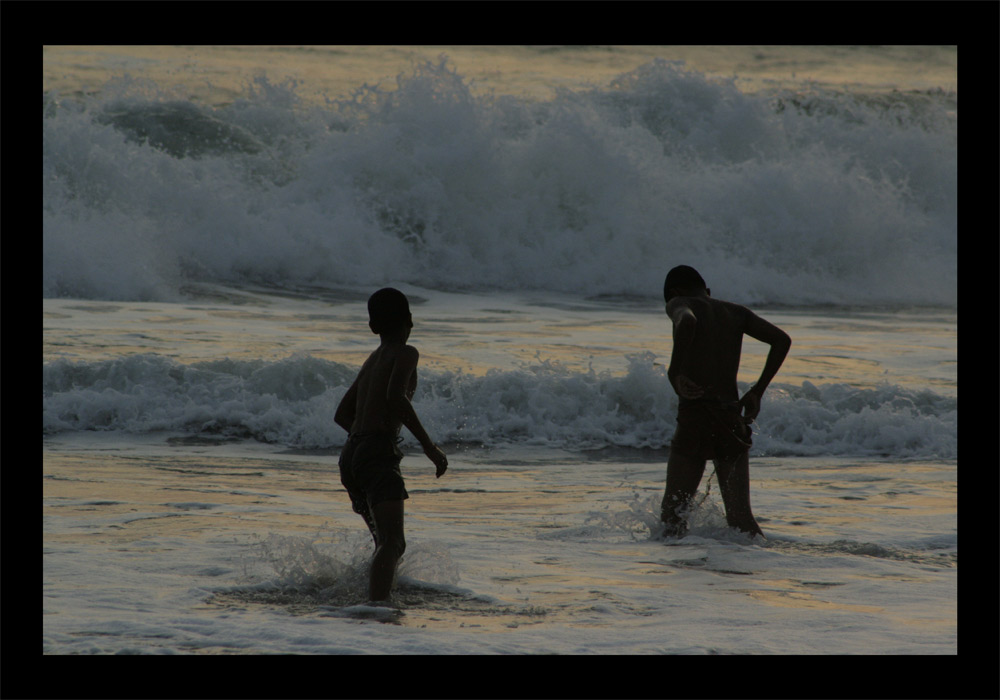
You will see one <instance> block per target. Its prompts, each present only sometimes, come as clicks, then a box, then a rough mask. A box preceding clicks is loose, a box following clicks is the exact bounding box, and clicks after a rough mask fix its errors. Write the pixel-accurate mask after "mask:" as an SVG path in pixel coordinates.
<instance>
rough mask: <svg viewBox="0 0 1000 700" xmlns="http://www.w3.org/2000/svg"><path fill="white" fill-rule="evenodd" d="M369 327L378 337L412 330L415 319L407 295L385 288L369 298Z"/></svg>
mask: <svg viewBox="0 0 1000 700" xmlns="http://www.w3.org/2000/svg"><path fill="white" fill-rule="evenodd" d="M368 327H369V328H371V329H372V333H375V334H376V335H382V334H383V333H391V332H392V331H395V330H400V329H406V330H409V329H410V328H412V327H413V317H412V316H410V302H409V301H408V300H407V299H406V295H405V294H403V293H402V292H401V291H399V290H398V289H393V288H392V287H385V288H384V289H380V290H378V291H377V292H375V293H374V294H372V295H371V296H370V297H368Z"/></svg>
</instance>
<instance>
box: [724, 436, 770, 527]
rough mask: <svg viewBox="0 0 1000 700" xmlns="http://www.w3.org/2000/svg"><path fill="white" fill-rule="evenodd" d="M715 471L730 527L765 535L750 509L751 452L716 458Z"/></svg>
mask: <svg viewBox="0 0 1000 700" xmlns="http://www.w3.org/2000/svg"><path fill="white" fill-rule="evenodd" d="M715 473H716V474H718V476H719V490H720V491H721V492H722V502H723V504H725V506H726V522H727V523H729V527H735V528H736V529H738V530H741V531H743V532H746V533H749V534H750V535H760V536H761V537H763V536H764V533H763V532H762V531H761V529H760V525H758V524H757V521H756V520H755V519H754V517H753V512H752V511H751V510H750V452H749V451H745V452H743V453H741V454H740V455H738V456H736V457H730V458H727V459H719V460H715Z"/></svg>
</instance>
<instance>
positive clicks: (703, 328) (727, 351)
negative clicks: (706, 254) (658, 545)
mask: <svg viewBox="0 0 1000 700" xmlns="http://www.w3.org/2000/svg"><path fill="white" fill-rule="evenodd" d="M663 297H664V300H665V301H666V312H667V315H668V316H670V319H671V321H672V322H673V335H674V349H673V354H672V355H671V357H670V368H669V369H668V370H667V376H668V377H669V379H670V383H671V385H672V386H673V387H674V391H676V392H677V395H678V397H679V402H678V409H677V431H676V432H675V433H674V438H673V440H672V442H671V443H670V458H669V460H668V461H667V485H666V490H665V492H664V494H663V503H662V506H661V514H660V518H661V520H663V522H664V524H665V526H666V527H665V534H667V535H676V536H680V535H683V534H684V533H685V532H686V531H687V523H686V522H685V521H684V520H683V517H682V516H683V515H684V514H685V511H686V510H687V509H688V506H689V504H690V503H691V498H692V497H693V496H694V493H695V491H696V490H697V489H698V484H699V483H700V482H701V477H702V475H703V474H704V472H705V460H707V459H711V460H713V462H714V464H715V472H716V474H717V475H718V477H719V489H720V491H721V492H722V500H723V503H724V504H725V507H726V521H727V522H728V523H729V526H730V527H735V528H737V529H739V530H742V531H743V532H747V533H749V534H750V535H760V536H762V537H763V535H764V533H763V532H761V529H760V526H759V525H758V524H757V521H756V520H755V519H754V517H753V512H752V511H751V510H750V463H749V462H750V460H749V455H750V444H751V440H750V426H749V423H750V422H751V421H752V420H753V419H754V418H756V417H757V414H758V413H759V412H760V398H761V396H762V395H763V394H764V390H765V389H766V388H767V385H768V384H769V383H770V382H771V380H772V379H773V378H774V375H775V374H776V373H777V372H778V368H779V367H781V363H782V362H784V360H785V356H786V355H787V354H788V348H789V347H790V346H791V344H792V341H791V339H790V338H789V337H788V334H787V333H785V332H784V331H783V330H781V329H780V328H778V327H777V326H775V325H773V324H771V323H768V322H767V321H765V320H764V319H762V318H760V317H759V316H757V315H756V314H754V313H753V312H752V311H750V309H747V308H746V307H743V306H740V305H738V304H733V303H730V302H726V301H721V300H718V299H713V298H712V297H711V296H710V290H709V289H708V288H707V287H706V286H705V280H703V279H702V277H701V275H700V274H698V272H697V271H696V270H695V269H694V268H692V267H688V266H687V265H679V266H677V267H675V268H673V269H672V270H670V272H669V273H668V274H667V279H666V281H665V282H664V285H663ZM744 334H746V335H749V336H750V337H751V338H756V339H757V340H759V341H761V342H763V343H767V344H768V345H770V346H771V349H770V351H769V352H768V354H767V361H766V362H765V363H764V369H763V371H762V372H761V374H760V379H758V380H757V383H756V384H754V385H753V386H752V387H750V390H749V391H747V393H746V394H744V395H743V397H742V398H739V389H738V388H737V386H736V374H737V372H738V370H739V365H740V350H741V348H742V344H743V335H744ZM741 410H742V411H743V415H742V416H741V415H740V412H741Z"/></svg>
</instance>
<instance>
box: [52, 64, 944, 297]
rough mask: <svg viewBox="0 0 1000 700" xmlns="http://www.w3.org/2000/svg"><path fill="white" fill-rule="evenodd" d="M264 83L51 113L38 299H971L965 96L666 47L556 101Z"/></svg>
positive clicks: (417, 72) (432, 76) (132, 96)
mask: <svg viewBox="0 0 1000 700" xmlns="http://www.w3.org/2000/svg"><path fill="white" fill-rule="evenodd" d="M295 90H296V86H295V85H294V84H292V83H286V84H282V85H272V84H270V83H269V82H268V81H267V79H266V78H264V77H259V78H257V79H256V80H255V81H253V82H252V83H251V84H249V85H248V87H247V89H246V91H245V95H244V96H243V97H241V98H240V99H237V100H235V101H234V102H232V103H231V104H229V105H225V106H221V107H209V106H205V105H199V104H194V103H191V102H188V101H184V100H183V99H178V98H177V97H176V95H174V94H169V93H168V92H167V91H166V90H165V89H161V87H160V86H156V85H151V84H149V83H145V82H143V83H139V82H138V81H129V80H123V81H119V82H117V83H115V84H113V85H109V86H108V87H107V88H106V89H105V91H104V93H103V94H102V95H100V96H96V97H92V98H88V101H86V102H84V103H83V104H71V103H69V102H63V101H60V100H59V99H58V97H57V96H47V99H46V108H45V110H43V115H44V116H43V294H44V295H46V296H77V297H85V298H114V299H173V298H177V296H178V290H179V289H180V288H181V287H182V286H183V284H184V283H185V282H186V281H190V280H192V279H195V280H211V281H217V282H226V281H230V282H239V281H246V280H248V279H249V280H267V281H269V282H271V283H272V284H279V285H280V284H282V283H286V282H288V283H303V282H308V283H313V284H330V285H344V284H346V285H365V286H375V285H381V284H384V283H388V282H391V281H402V282H409V283H413V284H417V285H423V286H428V287H435V288H446V289H470V290H482V289H538V290H552V291H559V292H572V293H586V294H588V295H592V294H631V295H640V296H649V297H653V296H656V295H657V294H658V292H659V289H660V288H661V287H662V280H663V275H664V274H665V272H666V270H667V269H669V268H670V267H672V266H673V265H674V264H677V263H680V262H684V263H687V264H692V265H694V266H695V267H698V268H699V269H700V270H702V272H703V274H704V275H705V276H706V278H707V279H709V280H710V281H711V284H710V286H711V287H712V289H713V291H714V292H715V293H716V294H717V295H718V296H721V297H724V298H729V299H732V300H734V301H739V302H744V303H784V304H805V305H808V304H859V305H867V304H903V305H908V304H930V305H942V306H952V305H954V303H955V299H956V289H955V288H956V277H957V253H956V247H957V245H956V238H957V235H956V232H957V215H956V200H957V195H956V193H957V182H956V181H957V176H956V173H957V157H956V133H957V123H956V122H957V120H956V119H955V118H954V116H949V115H952V114H953V110H954V104H953V102H952V100H951V99H949V98H948V97H947V96H940V97H938V96H935V95H933V94H927V95H919V96H912V95H911V96H902V97H900V98H899V99H897V100H892V99H889V98H885V97H879V98H878V99H876V98H874V97H872V96H858V95H850V94H847V93H836V94H835V93H828V92H827V93H816V94H811V95H791V94H789V93H787V92H785V93H781V94H777V95H774V94H772V95H764V94H760V93H757V94H753V95H748V94H744V93H741V92H740V91H739V90H738V89H737V88H736V87H735V85H734V83H733V82H732V81H720V80H716V79H709V78H706V77H705V76H703V75H702V74H700V73H697V72H694V71H689V70H685V69H684V68H683V66H681V65H678V64H675V63H668V62H663V61H656V62H653V63H650V64H647V65H644V66H641V67H640V68H638V69H636V70H635V71H632V72H630V73H627V74H624V75H622V76H620V77H619V78H617V79H616V80H615V81H613V82H612V83H611V84H610V85H609V86H607V87H606V88H593V89H590V90H585V91H569V90H557V91H554V94H553V97H552V99H550V100H548V101H529V100H524V99H518V98H515V97H510V96H500V97H496V96H489V95H487V96H475V95H473V93H472V92H471V90H470V88H469V85H468V84H467V82H466V81H465V80H464V79H463V78H462V76H461V75H460V74H459V73H458V71H457V70H455V69H453V68H452V67H451V66H450V65H449V64H448V63H447V62H446V61H445V60H443V59H442V61H441V62H439V63H436V64H434V63H428V64H423V65H419V66H417V67H415V68H414V70H413V72H412V74H410V75H404V76H400V77H399V79H398V81H397V85H396V86H395V89H391V90H390V89H383V88H380V87H372V86H367V85H366V86H363V87H361V88H359V89H358V90H357V91H356V92H355V93H354V94H353V95H352V96H350V97H347V98H343V97H339V98H336V99H329V100H328V101H327V102H326V104H324V105H307V104H305V103H304V102H303V101H301V100H299V99H298V98H297V96H296V93H295Z"/></svg>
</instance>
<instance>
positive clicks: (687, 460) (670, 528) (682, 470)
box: [660, 449, 705, 537]
mask: <svg viewBox="0 0 1000 700" xmlns="http://www.w3.org/2000/svg"><path fill="white" fill-rule="evenodd" d="M704 473H705V460H704V459H699V458H697V457H690V456H688V455H685V454H682V453H680V452H678V451H677V450H675V449H671V450H670V458H669V459H668V460H667V486H666V489H665V490H664V492H663V502H662V503H661V504H660V520H662V521H663V523H664V525H665V526H666V527H665V529H664V534H665V535H671V536H677V537H680V536H681V535H683V534H684V533H685V532H687V522H686V521H685V520H684V519H683V517H682V516H683V515H684V514H685V511H686V510H687V508H688V506H689V505H690V503H691V499H692V498H693V497H694V494H695V491H697V490H698V484H699V483H701V477H702V475H703V474H704Z"/></svg>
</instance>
